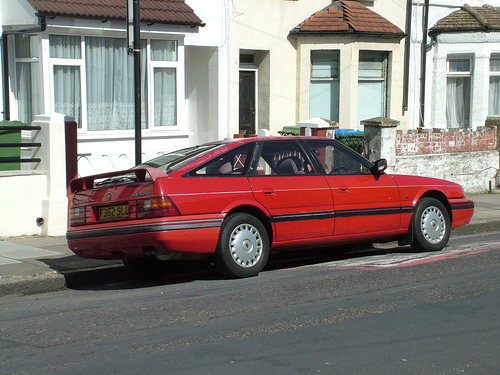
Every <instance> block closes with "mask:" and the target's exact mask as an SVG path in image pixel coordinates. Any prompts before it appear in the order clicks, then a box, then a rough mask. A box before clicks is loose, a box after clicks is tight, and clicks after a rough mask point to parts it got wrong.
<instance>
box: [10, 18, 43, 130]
mask: <svg viewBox="0 0 500 375" xmlns="http://www.w3.org/2000/svg"><path fill="white" fill-rule="evenodd" d="M37 16H38V24H39V26H38V27H33V28H28V29H21V30H5V31H3V33H2V76H3V87H2V90H3V117H4V120H7V121H9V120H10V87H9V48H8V36H9V35H15V34H34V33H36V34H38V33H42V32H44V31H45V30H46V29H47V19H46V18H45V16H41V15H39V14H37Z"/></svg>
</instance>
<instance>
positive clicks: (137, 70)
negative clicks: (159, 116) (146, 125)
mask: <svg viewBox="0 0 500 375" xmlns="http://www.w3.org/2000/svg"><path fill="white" fill-rule="evenodd" d="M133 12H134V91H135V164H136V165H138V164H141V159H142V135H141V119H142V116H141V104H142V103H141V20H140V7H139V0H134V3H133Z"/></svg>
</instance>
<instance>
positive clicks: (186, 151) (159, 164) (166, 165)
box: [134, 142, 227, 173]
mask: <svg viewBox="0 0 500 375" xmlns="http://www.w3.org/2000/svg"><path fill="white" fill-rule="evenodd" d="M225 144H227V143H226V142H220V143H209V144H204V145H198V146H193V147H187V148H183V149H181V150H177V151H173V152H169V153H168V154H164V155H161V156H158V157H157V158H154V159H151V160H149V161H147V162H145V163H142V164H139V165H137V166H135V167H134V168H157V169H160V170H163V171H165V172H167V173H168V172H172V171H175V170H176V169H178V168H180V167H182V166H184V165H186V164H188V163H190V162H191V161H193V160H194V159H196V158H200V157H202V156H203V155H206V154H207V153H209V152H211V151H213V150H215V149H217V148H218V147H221V146H223V145H225Z"/></svg>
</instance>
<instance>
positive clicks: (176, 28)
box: [0, 0, 500, 175]
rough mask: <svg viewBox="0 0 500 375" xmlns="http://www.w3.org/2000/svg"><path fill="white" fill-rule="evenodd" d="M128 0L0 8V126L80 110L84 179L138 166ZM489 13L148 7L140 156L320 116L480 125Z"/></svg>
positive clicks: (447, 5)
mask: <svg viewBox="0 0 500 375" xmlns="http://www.w3.org/2000/svg"><path fill="white" fill-rule="evenodd" d="M126 2H127V1H126V0H105V1H102V0H101V1H98V0H78V1H77V0H9V1H7V0H4V1H2V3H1V8H0V12H1V19H2V61H3V74H2V86H3V93H2V96H3V100H2V104H3V113H4V118H6V119H11V120H21V121H23V122H30V121H31V120H33V118H34V116H36V115H38V114H42V113H52V112H59V113H63V114H65V115H70V116H73V117H74V118H75V119H76V121H77V123H78V154H79V172H80V174H81V175H85V174H89V173H95V172H100V171H104V170H110V169H123V168H128V167H130V166H131V165H132V164H133V160H134V157H133V153H134V130H133V127H134V102H133V98H134V95H133V93H134V88H133V59H132V58H131V57H130V56H129V55H128V53H127V52H128V49H129V46H128V45H127V40H126V35H127V27H126V26H127V25H126V22H125V15H126ZM494 3H495V1H494V0H472V1H470V2H469V4H468V5H467V4H465V2H457V1H455V0H432V1H431V0H429V1H426V0H422V1H408V0H384V1H381V0H360V1H354V0H349V1H348V0H345V1H333V2H332V1H331V0H307V1H306V0H252V1H248V0H211V1H210V2H207V1H204V0H141V1H140V5H141V48H140V49H141V69H142V73H141V78H142V88H141V93H142V98H143V103H142V111H141V112H142V136H143V141H142V143H143V154H144V155H143V159H147V158H149V157H152V156H155V155H157V154H158V153H162V152H165V151H169V150H172V149H174V148H178V147H182V146H187V145H192V144H196V143H201V142H205V141H211V140H215V139H222V138H224V137H232V136H234V135H235V134H237V135H239V136H248V135H252V134H255V133H257V132H258V131H259V130H261V129H268V130H269V131H270V132H271V133H273V134H277V132H278V131H279V130H281V129H282V128H283V127H284V126H293V125H295V124H296V123H297V122H298V121H302V120H305V119H308V118H313V117H320V118H324V119H326V120H330V121H334V122H336V123H338V125H339V127H340V128H348V129H359V130H363V125H361V121H363V120H366V119H370V118H374V117H385V118H390V119H393V120H396V121H397V123H399V127H398V129H400V130H402V131H406V130H412V129H447V128H461V129H472V130H475V129H477V128H478V127H481V126H483V125H484V123H485V121H486V117H487V116H488V115H492V114H496V113H497V112H499V111H500V110H499V107H500V104H499V103H500V100H499V99H498V98H499V97H500V95H499V94H498V93H499V91H500V89H499V87H500V86H499V85H498V82H497V81H499V80H500V69H499V68H498V66H497V65H499V64H498V63H497V62H498V61H500V60H499V56H500V54H499V53H500V32H499V28H498V26H499V22H498V19H499V13H498V9H499V8H496V7H495V6H494V5H495V4H494ZM422 25H424V26H422ZM424 35H425V38H424ZM497 60H498V61H497Z"/></svg>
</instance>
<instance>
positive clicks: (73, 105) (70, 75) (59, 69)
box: [54, 66, 82, 128]
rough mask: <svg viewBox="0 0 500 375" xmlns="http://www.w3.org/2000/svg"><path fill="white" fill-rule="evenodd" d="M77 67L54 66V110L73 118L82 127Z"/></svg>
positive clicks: (78, 71) (78, 69)
mask: <svg viewBox="0 0 500 375" xmlns="http://www.w3.org/2000/svg"><path fill="white" fill-rule="evenodd" d="M80 82H81V81H80V67H79V66H54V107H55V108H54V109H55V111H56V112H58V113H62V114H64V115H68V116H72V117H74V118H75V120H76V122H77V124H78V127H79V128H81V127H82V125H81V124H82V117H81V103H82V101H81V92H82V90H81V84H80Z"/></svg>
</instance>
